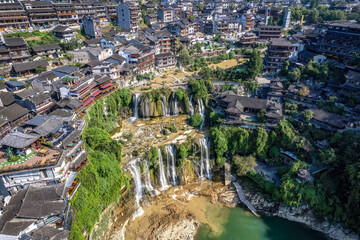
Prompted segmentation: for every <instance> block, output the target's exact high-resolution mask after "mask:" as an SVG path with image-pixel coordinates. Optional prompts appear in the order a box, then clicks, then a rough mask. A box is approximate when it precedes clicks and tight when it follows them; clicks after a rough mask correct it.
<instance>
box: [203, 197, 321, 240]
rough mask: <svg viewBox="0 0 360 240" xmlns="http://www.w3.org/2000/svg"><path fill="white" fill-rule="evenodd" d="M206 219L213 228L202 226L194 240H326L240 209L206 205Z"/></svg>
mask: <svg viewBox="0 0 360 240" xmlns="http://www.w3.org/2000/svg"><path fill="white" fill-rule="evenodd" d="M206 217H207V219H208V220H209V221H210V222H212V223H217V225H216V229H215V230H214V229H211V228H210V227H209V226H208V225H205V224H203V225H202V226H201V227H200V229H199V231H198V234H197V236H196V240H325V239H328V238H327V237H326V236H324V234H322V233H320V232H316V231H313V230H311V229H309V228H306V227H305V226H303V225H302V224H299V223H295V222H290V221H287V220H285V219H282V218H278V217H266V216H264V217H260V218H258V217H255V216H254V215H252V214H251V213H249V212H248V211H245V210H244V209H242V208H239V207H236V208H227V207H219V206H217V205H210V204H209V205H208V206H207V210H206Z"/></svg>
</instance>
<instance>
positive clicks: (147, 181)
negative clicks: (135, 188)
mask: <svg viewBox="0 0 360 240" xmlns="http://www.w3.org/2000/svg"><path fill="white" fill-rule="evenodd" d="M143 165H144V173H145V188H146V190H147V191H148V192H149V193H150V195H152V194H153V193H155V195H158V194H159V192H158V190H156V189H155V188H154V187H153V186H152V185H151V179H150V173H149V166H148V164H147V161H146V160H145V159H144V160H143Z"/></svg>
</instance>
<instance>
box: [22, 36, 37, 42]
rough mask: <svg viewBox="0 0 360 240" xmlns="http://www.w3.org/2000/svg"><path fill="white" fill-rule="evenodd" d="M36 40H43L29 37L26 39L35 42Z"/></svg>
mask: <svg viewBox="0 0 360 240" xmlns="http://www.w3.org/2000/svg"><path fill="white" fill-rule="evenodd" d="M34 40H41V37H37V36H35V37H28V38H25V41H34Z"/></svg>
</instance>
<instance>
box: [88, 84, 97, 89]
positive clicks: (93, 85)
mask: <svg viewBox="0 0 360 240" xmlns="http://www.w3.org/2000/svg"><path fill="white" fill-rule="evenodd" d="M96 86H97V84H96V83H94V84H92V85H91V86H90V87H89V89H92V88H94V87H96Z"/></svg>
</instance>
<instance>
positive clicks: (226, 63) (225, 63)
mask: <svg viewBox="0 0 360 240" xmlns="http://www.w3.org/2000/svg"><path fill="white" fill-rule="evenodd" d="M244 61H245V60H244V59H240V60H239V61H238V60H237V59H229V60H225V61H223V62H221V63H217V64H211V65H210V66H209V67H210V68H217V67H219V68H223V69H227V68H232V67H234V66H237V65H238V64H241V63H243V62H244Z"/></svg>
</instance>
